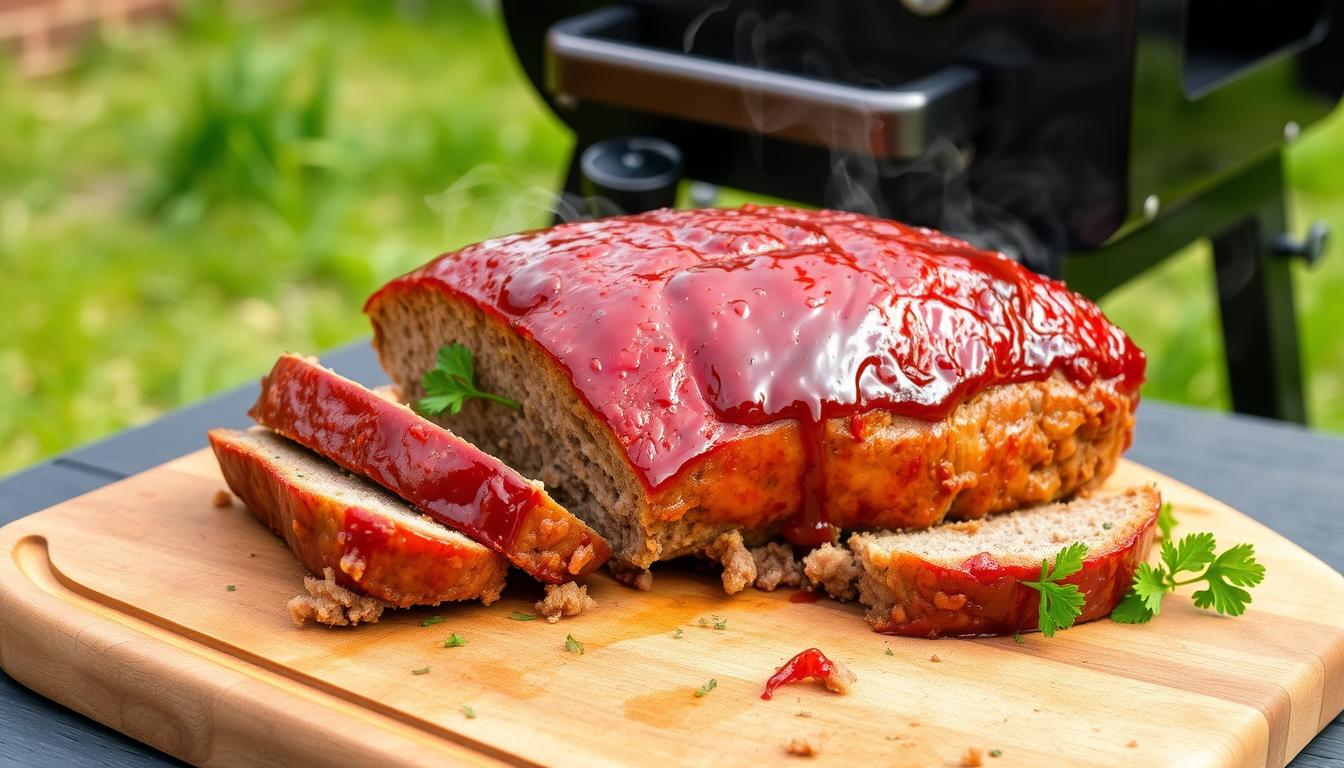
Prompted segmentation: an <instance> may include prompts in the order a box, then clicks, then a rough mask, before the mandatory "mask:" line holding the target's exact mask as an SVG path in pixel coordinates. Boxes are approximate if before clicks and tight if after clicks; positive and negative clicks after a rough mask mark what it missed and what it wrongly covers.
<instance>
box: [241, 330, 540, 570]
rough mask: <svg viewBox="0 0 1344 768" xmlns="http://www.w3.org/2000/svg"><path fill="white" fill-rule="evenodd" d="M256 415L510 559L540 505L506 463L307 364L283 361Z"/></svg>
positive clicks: (265, 388)
mask: <svg viewBox="0 0 1344 768" xmlns="http://www.w3.org/2000/svg"><path fill="white" fill-rule="evenodd" d="M250 413H251V416H252V417H253V418H254V419H256V420H257V422H258V423H260V424H263V425H265V426H267V427H270V428H271V429H274V430H275V431H277V432H279V433H280V434H282V435H284V436H286V437H288V438H290V439H291V440H294V441H295V442H297V443H299V444H301V445H304V446H306V447H307V448H309V449H311V450H313V451H315V452H316V453H319V454H321V455H323V456H325V457H327V458H328V459H330V460H332V461H334V462H336V463H337V464H340V465H341V466H343V467H345V468H346V469H348V470H350V471H352V472H357V473H359V474H362V475H365V476H366V477H368V478H370V479H372V480H373V481H374V482H377V483H378V484H379V485H381V486H383V487H384V488H387V489H388V490H390V491H392V492H393V493H395V494H397V495H398V496H401V497H402V498H403V499H405V500H406V501H408V502H410V503H412V504H414V505H415V506H417V507H419V508H420V509H421V510H422V511H424V512H425V513H427V514H429V515H430V516H431V517H433V518H434V519H435V520H437V521H439V522H441V523H444V524H446V525H448V526H450V527H452V528H456V529H458V530H461V531H462V532H463V533H465V534H467V535H468V536H470V537H471V538H473V539H475V540H477V541H479V542H481V543H482V544H485V545H487V546H489V547H491V548H492V549H494V550H496V551H498V552H501V553H502V554H505V555H508V554H510V552H511V546H512V544H513V542H514V540H515V539H516V538H517V535H518V527H519V525H520V523H521V521H522V520H523V519H524V517H525V516H526V515H527V513H528V512H529V511H530V510H531V509H533V508H534V507H535V506H536V505H537V504H538V503H539V501H540V494H541V492H540V491H538V490H537V489H536V488H534V487H533V486H531V485H530V484H528V483H527V482H526V481H525V480H524V479H523V478H522V477H521V476H519V475H518V474H517V473H516V472H514V471H513V470H511V469H509V468H508V467H506V466H504V465H503V464H502V463H500V461H499V460H498V459H496V458H494V457H492V456H489V455H487V454H485V453H483V452H482V451H480V450H479V449H477V448H475V447H474V446H472V445H470V444H469V443H467V442H465V441H463V440H461V439H460V438H458V437H456V436H454V435H452V434H451V433H449V432H447V431H445V430H443V429H441V428H439V427H438V426H436V425H434V424H431V423H429V422H427V421H425V420H424V419H422V418H421V417H419V416H417V415H416V414H414V413H411V412H410V411H408V410H407V409H405V408H402V407H401V406H398V405H396V404H394V403H390V402H388V401H386V400H384V399H383V398H381V397H379V396H378V395H376V394H374V393H373V392H371V391H370V390H368V389H365V388H364V387H362V386H360V385H358V384H356V383H354V382H352V381H349V380H347V379H344V378H342V377H340V376H337V375H336V374H334V373H332V372H331V371H328V370H326V369H325V368H322V367H321V366H318V365H315V364H313V363H310V362H308V361H306V360H304V359H302V358H299V357H294V356H289V355H287V356H285V357H282V358H280V360H279V361H277V362H276V364H275V367H274V368H273V369H272V370H271V373H270V375H269V376H267V377H266V378H265V379H263V380H262V386H261V396H260V397H259V398H258V400H257V403H256V405H254V406H253V407H252V411H251V412H250ZM562 575H563V574H562Z"/></svg>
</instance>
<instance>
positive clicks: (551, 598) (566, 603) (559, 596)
mask: <svg viewBox="0 0 1344 768" xmlns="http://www.w3.org/2000/svg"><path fill="white" fill-rule="evenodd" d="M596 607H597V601H596V600H594V599H593V598H591V597H589V596H588V587H587V586H585V585H583V584H578V583H575V582H573V581H567V582H565V583H564V584H547V585H546V596H545V597H543V598H542V599H541V600H538V601H537V604H536V608H537V613H540V614H541V615H542V616H545V617H546V620H547V621H549V622H550V623H552V624H554V623H555V622H557V621H559V620H560V619H561V617H563V616H578V615H579V614H580V613H583V612H584V611H590V610H592V609H594V608H596Z"/></svg>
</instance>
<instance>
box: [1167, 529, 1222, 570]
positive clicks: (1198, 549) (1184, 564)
mask: <svg viewBox="0 0 1344 768" xmlns="http://www.w3.org/2000/svg"><path fill="white" fill-rule="evenodd" d="M1215 546H1217V545H1216V544H1215V543H1214V541H1213V534H1212V533H1208V532H1205V533H1191V534H1188V535H1187V536H1185V538H1183V539H1181V540H1180V541H1178V542H1176V544H1175V545H1173V544H1172V543H1171V540H1170V539H1167V540H1164V541H1163V542H1162V564H1163V565H1165V566H1167V573H1168V574H1170V575H1171V576H1175V575H1176V574H1178V573H1180V572H1181V571H1191V572H1194V571H1198V570H1199V569H1200V568H1203V567H1204V566H1205V565H1208V564H1209V563H1211V562H1213V549H1214V547H1215Z"/></svg>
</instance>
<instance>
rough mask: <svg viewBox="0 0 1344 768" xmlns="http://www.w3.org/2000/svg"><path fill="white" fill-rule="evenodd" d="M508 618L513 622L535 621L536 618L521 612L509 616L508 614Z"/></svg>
mask: <svg viewBox="0 0 1344 768" xmlns="http://www.w3.org/2000/svg"><path fill="white" fill-rule="evenodd" d="M509 618H510V619H513V620H514V621H535V620H536V618H537V617H536V616H535V615H534V614H531V613H523V612H522V611H514V612H513V613H510V614H509Z"/></svg>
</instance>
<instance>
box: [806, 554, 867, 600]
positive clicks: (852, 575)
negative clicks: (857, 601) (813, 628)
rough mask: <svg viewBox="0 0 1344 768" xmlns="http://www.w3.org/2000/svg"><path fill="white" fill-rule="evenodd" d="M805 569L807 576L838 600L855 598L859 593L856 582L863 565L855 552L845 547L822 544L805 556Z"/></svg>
mask: <svg viewBox="0 0 1344 768" xmlns="http://www.w3.org/2000/svg"><path fill="white" fill-rule="evenodd" d="M803 570H804V572H805V573H806V574H807V578H809V579H811V580H812V581H813V582H815V583H817V584H820V585H821V587H822V589H824V590H826V594H828V595H830V596H831V597H833V598H835V599H836V600H853V599H854V598H855V597H857V596H858V594H859V593H858V588H857V587H856V584H857V582H858V580H859V574H860V573H861V572H862V566H860V565H859V559H858V558H857V557H855V556H854V553H852V552H850V551H849V550H848V549H845V548H844V547H837V546H835V545H834V544H822V545H821V546H820V547H818V548H816V549H814V550H812V554H810V555H808V556H807V557H805V558H803Z"/></svg>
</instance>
